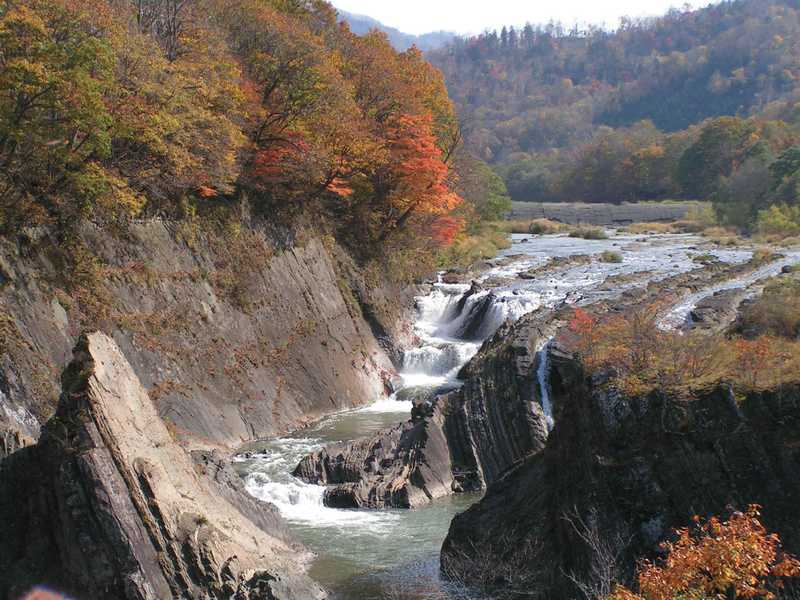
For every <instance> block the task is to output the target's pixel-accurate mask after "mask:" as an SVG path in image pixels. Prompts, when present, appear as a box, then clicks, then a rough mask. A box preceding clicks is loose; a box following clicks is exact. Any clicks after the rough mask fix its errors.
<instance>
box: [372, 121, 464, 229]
mask: <svg viewBox="0 0 800 600" xmlns="http://www.w3.org/2000/svg"><path fill="white" fill-rule="evenodd" d="M387 138H388V140H389V148H390V152H391V165H390V168H391V176H392V177H393V179H394V181H395V190H394V195H395V200H396V201H399V202H398V203H399V204H401V205H403V208H406V209H411V210H414V211H418V212H422V213H431V214H443V213H445V212H447V211H450V210H452V209H453V208H455V207H456V206H458V205H459V204H460V203H461V198H460V197H459V196H458V195H457V194H455V193H454V192H452V191H451V190H450V188H449V187H448V186H447V175H448V168H447V165H446V164H445V163H444V160H443V157H442V151H441V150H440V149H439V147H438V146H437V144H436V137H435V136H434V134H433V118H432V117H431V115H430V114H424V115H400V116H399V117H397V118H396V119H395V120H394V121H393V123H392V124H391V126H390V127H389V129H388V131H387Z"/></svg>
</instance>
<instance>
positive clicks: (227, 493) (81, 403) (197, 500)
mask: <svg viewBox="0 0 800 600" xmlns="http://www.w3.org/2000/svg"><path fill="white" fill-rule="evenodd" d="M62 379H63V393H62V395H61V400H60V403H59V406H58V409H57V411H56V414H55V416H54V417H53V418H52V419H50V421H49V422H48V423H47V424H46V426H45V427H44V430H43V434H42V437H41V439H40V440H39V442H38V443H37V444H36V445H35V446H32V447H29V448H25V449H23V450H21V451H19V452H16V453H15V454H13V455H12V456H10V457H9V458H7V459H6V460H5V461H3V462H2V463H0V539H2V540H3V543H2V544H0V598H8V599H9V600H11V599H13V598H17V597H19V596H20V595H21V594H22V593H24V592H25V590H26V589H27V588H28V587H29V586H30V585H32V584H48V585H51V586H54V587H56V588H57V589H61V590H63V591H65V592H67V593H69V594H72V595H74V596H75V597H77V598H81V599H83V600H93V599H101V598H102V599H106V598H115V599H116V598H119V599H125V600H151V599H152V600H155V599H159V600H161V599H164V600H166V599H169V598H186V599H187V600H188V599H220V600H222V599H223V598H224V599H226V600H227V599H236V600H245V599H247V600H257V599H259V600H277V599H281V600H284V599H285V600H290V599H291V600H306V599H314V598H318V599H321V598H323V597H324V596H325V595H324V593H323V591H322V590H321V589H320V588H319V587H318V586H317V585H316V584H314V583H313V582H312V581H311V580H310V579H309V578H308V577H307V576H306V574H305V572H304V569H303V562H304V558H305V557H307V553H306V552H305V551H304V550H303V549H302V548H301V547H299V546H298V545H297V544H294V543H292V542H291V541H290V540H289V539H288V537H287V536H286V533H285V529H284V527H283V524H282V522H281V520H280V518H279V517H278V516H277V514H276V513H275V511H274V509H273V508H272V507H270V506H269V505H265V504H263V503H260V502H257V501H255V500H254V499H252V498H248V497H246V496H245V495H244V494H243V491H242V490H241V482H238V481H236V480H235V475H233V473H232V472H231V471H230V469H229V467H226V466H225V464H224V460H223V459H222V456H221V455H220V454H218V453H216V454H215V453H198V454H196V456H195V459H196V461H197V462H195V461H193V460H192V457H191V456H190V455H189V454H188V453H187V452H186V450H184V448H182V447H181V446H180V445H179V444H178V443H177V442H176V441H175V440H174V439H173V437H172V435H171V434H170V432H169V431H168V429H167V427H166V426H165V424H164V422H163V421H162V419H161V418H160V417H159V415H158V413H157V411H156V409H155V406H154V404H153V403H152V402H151V400H150V398H149V397H148V395H147V392H146V391H145V389H144V388H143V386H142V385H141V383H140V382H139V380H138V378H137V377H136V374H135V373H134V371H133V369H132V367H131V366H130V364H129V363H128V362H127V360H126V359H125V357H124V356H123V354H122V353H121V351H120V350H119V348H118V347H117V345H116V344H115V343H114V341H113V340H112V339H111V338H109V337H108V336H106V335H104V334H101V333H93V334H91V335H88V336H83V337H81V339H80V341H79V343H78V345H77V347H76V348H75V353H74V359H73V361H72V363H71V364H70V366H69V367H68V368H67V370H66V371H65V372H64V375H63V378H62Z"/></svg>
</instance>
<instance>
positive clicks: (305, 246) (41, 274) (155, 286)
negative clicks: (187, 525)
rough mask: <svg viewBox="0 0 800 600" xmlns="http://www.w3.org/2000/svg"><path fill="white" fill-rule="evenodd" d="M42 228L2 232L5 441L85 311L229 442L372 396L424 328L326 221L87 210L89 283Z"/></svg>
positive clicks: (178, 413) (180, 414) (90, 323)
mask: <svg viewBox="0 0 800 600" xmlns="http://www.w3.org/2000/svg"><path fill="white" fill-rule="evenodd" d="M34 233H35V235H34ZM34 233H30V234H27V233H26V234H25V235H22V234H21V235H20V236H19V239H9V238H3V239H2V240H0V272H2V273H3V276H2V282H0V440H5V439H7V440H8V441H7V442H5V443H4V444H3V445H2V446H3V448H4V447H6V446H8V447H12V446H13V447H14V448H16V447H17V446H19V445H24V443H26V440H35V439H36V438H37V437H38V435H39V426H40V424H41V423H44V422H45V421H46V420H47V419H48V418H49V417H50V416H51V415H52V413H53V411H54V409H55V406H56V403H57V399H58V394H59V384H58V374H59V372H60V370H61V368H62V366H63V365H64V364H66V362H67V361H68V360H69V356H70V352H71V350H72V347H73V345H74V342H75V339H77V337H78V335H79V334H80V332H81V331H82V330H84V329H85V328H86V327H91V328H96V329H99V330H102V331H104V332H105V333H107V334H109V335H111V336H112V337H113V338H114V339H115V341H116V342H117V344H118V345H119V347H120V348H121V350H122V351H123V353H124V354H125V356H126V357H127V358H128V360H129V361H130V363H131V366H132V367H133V369H134V372H135V373H136V375H137V376H138V378H139V380H140V381H141V382H142V384H143V385H144V386H145V388H147V390H148V392H149V393H150V396H151V398H152V400H153V402H154V403H155V405H156V408H157V410H158V412H159V414H160V415H161V416H162V417H164V418H165V419H166V420H168V421H169V422H170V423H171V424H172V425H173V426H174V430H175V431H176V432H177V433H178V434H179V436H180V437H181V438H183V439H192V440H195V441H196V442H197V443H196V445H197V446H198V447H208V446H210V445H213V444H217V445H220V446H223V447H225V448H235V447H238V446H239V445H240V444H241V443H244V442H247V441H251V440H255V439H261V438H265V437H271V436H274V435H280V434H282V433H284V432H286V431H288V430H292V429H295V428H297V427H298V426H302V425H304V424H306V423H307V422H309V421H310V420H313V419H317V418H320V417H322V416H325V415H327V414H330V413H331V412H335V411H337V410H342V409H344V408H349V407H353V406H358V405H361V404H365V403H369V402H371V401H373V400H374V399H375V398H376V397H378V396H380V395H381V394H383V393H384V391H385V390H384V382H385V381H389V380H390V378H391V375H392V373H393V371H394V369H393V366H392V363H391V361H390V359H389V357H388V356H387V354H388V353H389V352H391V351H393V348H394V346H395V345H396V344H398V343H402V342H403V341H404V340H405V339H406V337H407V336H408V335H410V332H409V331H408V328H406V327H404V326H402V323H403V322H404V319H402V318H398V316H402V315H401V310H400V306H402V305H403V304H405V307H404V308H405V309H410V306H411V303H410V299H407V298H406V296H405V295H404V293H402V292H401V291H399V290H395V289H381V288H375V286H374V285H373V286H372V287H370V286H368V285H366V283H365V282H364V280H363V277H361V276H360V274H359V272H358V269H357V268H355V266H354V265H353V264H352V261H350V259H349V258H348V257H347V255H346V253H345V252H344V251H343V250H341V249H340V248H338V247H337V246H336V245H335V244H334V243H332V242H331V243H328V241H326V240H325V239H324V238H322V237H315V236H311V235H307V236H306V237H305V238H303V237H302V236H300V235H299V234H298V235H296V236H295V237H292V236H291V235H290V234H289V233H287V232H279V231H272V230H270V228H269V226H267V225H266V224H264V223H260V224H259V223H257V222H253V223H251V224H250V225H246V226H243V227H242V231H241V232H240V234H239V235H238V237H236V238H235V239H233V238H231V237H227V238H222V237H221V236H215V235H212V234H211V233H203V232H202V231H199V232H194V233H193V234H192V235H193V236H194V237H193V238H191V242H188V241H186V240H187V239H189V238H188V234H187V232H186V231H183V230H181V229H180V226H179V224H177V223H170V222H168V221H161V220H148V221H142V222H135V223H131V224H130V225H129V226H128V227H127V229H126V231H125V232H124V233H119V232H118V233H116V234H114V233H113V232H112V231H111V230H109V229H108V228H101V227H97V226H94V225H91V224H86V225H85V226H84V227H83V229H82V232H81V238H80V239H81V243H82V244H85V245H86V247H87V248H89V249H90V250H91V253H92V254H93V255H95V256H97V257H99V258H98V262H97V264H96V265H95V264H94V263H93V262H92V261H91V260H89V259H85V260H86V269H87V271H88V270H90V269H95V278H96V280H97V281H95V283H94V284H89V283H86V282H85V281H84V280H83V279H80V280H78V279H75V278H69V277H68V276H67V275H65V274H64V273H63V271H62V269H61V263H60V262H59V260H62V258H63V257H61V258H59V256H58V250H57V248H58V244H57V242H56V241H54V240H49V239H47V238H46V237H43V238H42V239H35V237H36V235H39V236H44V235H45V234H44V233H42V232H34ZM301 233H302V232H301ZM284 238H285V239H284ZM93 265H94V266H93ZM85 279H90V278H89V277H88V276H86V277H85ZM395 323H399V324H400V325H397V326H395ZM12 438H13V440H12ZM3 448H0V452H1V451H2V450H3Z"/></svg>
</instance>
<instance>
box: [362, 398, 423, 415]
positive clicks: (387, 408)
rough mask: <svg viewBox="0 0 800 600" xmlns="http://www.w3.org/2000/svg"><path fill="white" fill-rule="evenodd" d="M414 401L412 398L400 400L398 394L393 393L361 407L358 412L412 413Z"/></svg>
mask: <svg viewBox="0 0 800 600" xmlns="http://www.w3.org/2000/svg"><path fill="white" fill-rule="evenodd" d="M413 407H414V403H413V402H411V401H410V400H398V399H397V397H396V395H394V394H392V395H391V396H390V397H389V398H381V399H379V400H377V401H375V402H373V403H372V404H369V405H367V406H365V407H363V408H359V409H358V410H357V411H356V412H360V413H401V414H405V415H409V414H411V409H412V408H413Z"/></svg>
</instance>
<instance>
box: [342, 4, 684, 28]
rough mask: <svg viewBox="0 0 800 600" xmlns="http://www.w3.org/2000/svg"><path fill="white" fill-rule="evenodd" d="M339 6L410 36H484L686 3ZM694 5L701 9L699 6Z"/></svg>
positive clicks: (604, 20) (612, 20)
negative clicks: (507, 29) (500, 30)
mask: <svg viewBox="0 0 800 600" xmlns="http://www.w3.org/2000/svg"><path fill="white" fill-rule="evenodd" d="M333 4H334V5H335V6H336V7H337V8H341V9H343V10H346V11H349V12H353V13H358V14H362V15H368V16H370V17H373V18H375V19H378V20H379V21H381V22H382V23H383V24H385V25H389V26H391V27H396V28H397V29H400V30H401V31H405V32H407V33H416V34H419V33H426V32H428V31H435V30H439V29H444V30H448V31H456V32H458V33H462V34H466V33H480V32H481V31H483V30H485V29H496V28H499V27H501V26H503V25H524V24H525V23H526V22H531V23H547V22H548V21H550V20H551V19H552V20H555V21H562V22H563V23H565V24H567V25H571V24H573V23H576V22H577V23H581V24H586V23H591V24H596V25H607V26H615V25H617V23H618V22H619V18H620V17H622V16H631V17H642V16H653V15H660V14H663V13H665V12H666V11H667V10H669V9H670V8H671V7H673V6H678V7H679V6H682V5H683V4H684V2H683V0H547V1H544V0H529V1H524V0H402V1H398V0H333ZM690 4H695V5H699V4H700V3H699V2H696V1H695V2H692V3H690Z"/></svg>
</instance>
